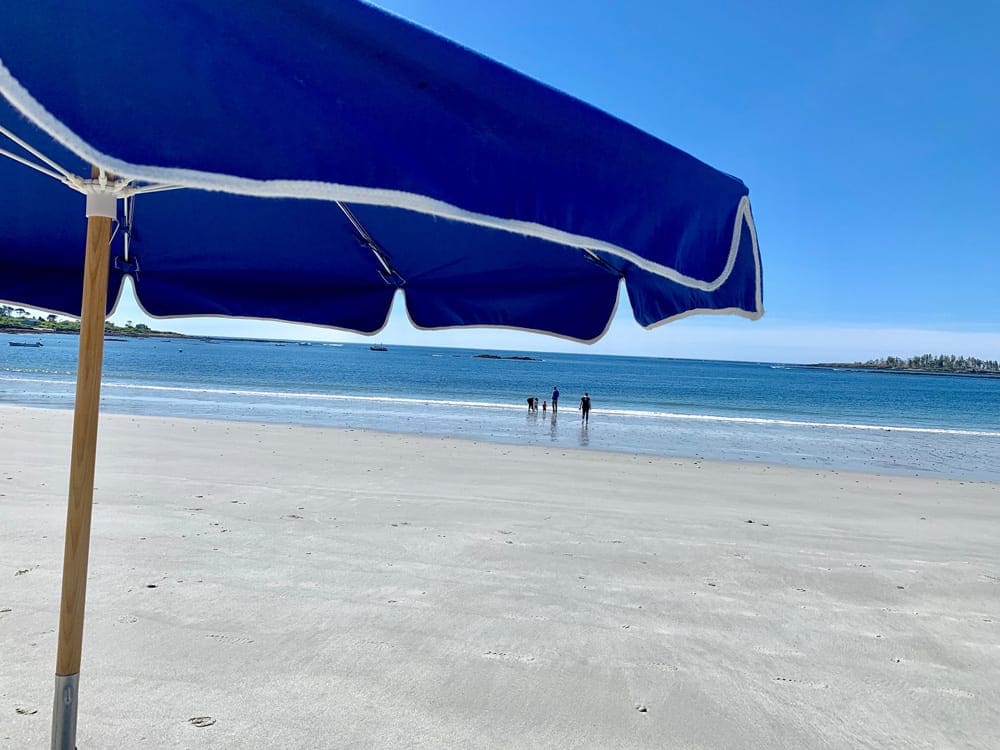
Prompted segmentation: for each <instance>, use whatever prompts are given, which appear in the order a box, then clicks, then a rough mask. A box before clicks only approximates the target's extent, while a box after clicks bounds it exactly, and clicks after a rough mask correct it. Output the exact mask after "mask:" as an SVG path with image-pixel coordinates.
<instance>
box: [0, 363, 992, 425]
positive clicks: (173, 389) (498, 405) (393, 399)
mask: <svg viewBox="0 0 1000 750" xmlns="http://www.w3.org/2000/svg"><path fill="white" fill-rule="evenodd" d="M2 381H8V382H24V383H47V384H55V385H66V386H75V383H74V381H72V380H53V379H47V378H46V379H42V378H12V377H0V382H2ZM102 387H103V388H106V389H116V390H132V391H153V392H162V393H183V394H192V395H205V396H211V395H216V396H234V397H238V398H239V397H242V398H247V397H252V398H262V399H289V400H291V399H294V400H299V401H301V400H309V401H328V402H349V401H353V402H364V403H372V404H390V405H391V404H400V405H417V406H435V407H462V408H470V409H501V410H505V411H524V410H525V406H524V405H522V404H511V403H509V402H494V401H463V400H457V399H435V398H414V397H405V396H366V395H360V394H342V393H309V392H301V391H264V390H247V389H238V388H198V387H185V386H168V385H142V384H137V383H114V382H105V383H104V384H103V386H102ZM564 411H566V410H565V409H564ZM574 411H575V410H570V411H569V413H570V414H573V413H574ZM595 413H597V412H595ZM599 413H600V414H602V415H605V416H616V417H624V418H626V419H659V420H675V421H684V422H709V423H718V424H747V425H760V426H773V427H800V428H814V429H816V428H818V429H837V430H862V431H870V432H902V433H913V434H925V435H963V436H968V437H985V438H1000V432H994V431H989V430H962V429H953V428H945V427H909V426H901V425H889V424H859V423H851V422H817V421H805V420H797V419H777V418H772V417H738V416H724V415H717V414H685V413H683V412H669V411H645V410H640V409H600V410H599Z"/></svg>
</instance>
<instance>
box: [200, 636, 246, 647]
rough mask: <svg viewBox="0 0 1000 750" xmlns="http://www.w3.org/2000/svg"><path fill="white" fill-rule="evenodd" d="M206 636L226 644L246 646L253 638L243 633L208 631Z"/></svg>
mask: <svg viewBox="0 0 1000 750" xmlns="http://www.w3.org/2000/svg"><path fill="white" fill-rule="evenodd" d="M205 637H206V638H211V639H213V640H215V641H217V642H218V643H225V644H226V645H227V646H246V645H247V644H249V643H253V638H249V637H247V636H245V635H223V634H221V633H209V634H208V635H207V636H205Z"/></svg>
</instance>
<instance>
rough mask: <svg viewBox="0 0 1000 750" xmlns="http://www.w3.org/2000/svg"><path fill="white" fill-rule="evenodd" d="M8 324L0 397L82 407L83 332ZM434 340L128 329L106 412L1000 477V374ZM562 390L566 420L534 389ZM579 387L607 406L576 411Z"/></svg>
mask: <svg viewBox="0 0 1000 750" xmlns="http://www.w3.org/2000/svg"><path fill="white" fill-rule="evenodd" d="M9 340H17V341H29V340H33V339H31V338H30V337H26V336H18V337H15V336H10V335H0V403H10V404H20V405H30V406H44V407H54V408H67V409H68V408H71V407H72V399H73V388H74V385H73V378H74V376H75V369H76V350H77V346H78V339H77V338H76V337H75V336H62V335H48V336H42V337H38V340H41V341H43V343H44V346H43V347H41V348H37V349H35V348H22V347H10V346H8V345H7V342H8V341H9ZM482 353H489V354H499V355H502V356H503V357H509V356H511V355H516V354H520V353H517V352H495V351H478V350H458V349H435V348H426V347H390V348H389V351H387V352H372V351H370V350H369V348H368V346H367V345H352V344H345V345H342V346H340V345H330V344H318V343H313V344H311V345H299V344H296V343H295V342H289V343H275V342H253V341H233V340H212V341H203V340H196V339H159V338H156V339H129V340H126V341H108V342H107V343H106V345H105V366H104V389H103V396H102V407H103V409H104V410H105V411H111V412H121V413H128V414H151V415H173V416H185V417H208V418H216V419H227V420H253V421H276V422H288V423H295V424H308V425H323V426H340V427H362V428H372V429H381V430H390V431H401V432H413V433H424V434H438V435H458V436H464V437H470V438H474V439H483V440H491V441H497V442H510V443H528V444H548V445H558V446H565V447H583V448H596V449H601V450H616V451H630V452H631V451H636V452H646V453H655V454H659V455H677V456H687V457H705V458H716V459H724V460H753V461H768V462H778V463H784V464H790V465H797V466H813V467H823V468H846V469H865V470H869V471H880V472H896V473H911V474H912V473H918V474H929V475H940V476H949V477H965V478H981V479H1000V380H996V379H986V378H970V377H946V376H933V375H895V374H888V373H873V372H850V371H834V370H825V369H813V368H802V367H795V366H782V365H773V364H767V363H762V364H751V363H734V362H714V361H696V360H666V359H652V358H640V357H611V356H598V355H589V354H585V353H580V354H537V353H533V354H530V355H526V356H531V357H534V358H536V360H535V361H521V360H511V359H506V358H505V359H500V360H496V359H482V358H477V357H475V356H474V355H476V354H482ZM554 385H558V386H559V389H560V391H561V394H562V398H561V401H560V404H561V409H560V411H559V413H558V414H557V415H555V416H554V417H553V415H552V412H551V410H550V411H548V412H546V413H541V412H539V413H538V414H530V413H528V411H527V403H526V399H527V397H528V396H537V397H538V398H539V399H541V400H545V401H549V400H550V397H551V391H552V387H553V386H554ZM584 391H587V392H589V393H590V395H591V398H592V401H593V404H594V411H593V414H592V417H591V421H590V425H589V427H587V428H586V429H585V428H584V427H583V426H582V425H581V423H580V419H579V414H578V412H577V411H576V406H577V405H578V403H579V399H580V396H581V395H582V394H583V392H584Z"/></svg>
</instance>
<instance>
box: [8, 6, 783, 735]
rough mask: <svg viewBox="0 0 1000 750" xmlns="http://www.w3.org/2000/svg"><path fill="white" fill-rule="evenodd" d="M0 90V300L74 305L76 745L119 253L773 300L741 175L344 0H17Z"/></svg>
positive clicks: (437, 302)
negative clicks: (107, 346) (100, 420)
mask: <svg viewBox="0 0 1000 750" xmlns="http://www.w3.org/2000/svg"><path fill="white" fill-rule="evenodd" d="M0 95H2V96H0V185H3V188H4V189H3V194H2V196H3V197H2V200H0V299H3V300H6V301H10V302H13V303H15V304H20V305H27V306H31V307H39V308H43V309H47V310H51V311H54V312H61V313H67V314H72V315H80V316H81V320H82V323H81V337H80V363H79V368H78V375H77V397H76V405H75V416H74V433H73V446H72V452H73V455H72V459H71V471H70V488H69V510H68V514H67V537H66V547H65V560H64V573H63V594H62V610H61V617H60V628H59V653H58V655H57V659H56V692H55V702H54V711H53V747H59V748H72V747H74V743H75V734H76V706H77V689H78V677H79V667H80V651H81V644H82V633H83V609H84V600H85V593H86V573H87V562H88V554H89V534H90V514H91V506H92V497H93V474H94V456H95V451H96V432H97V413H98V403H99V393H100V375H101V356H102V346H103V326H104V319H105V317H106V314H107V312H108V311H109V310H110V309H111V308H112V307H113V306H114V304H115V301H116V299H117V297H118V294H119V293H120V290H121V286H122V283H123V281H124V279H125V278H126V277H129V278H131V279H132V281H133V283H134V285H135V288H136V293H137V297H138V300H139V302H140V304H141V305H142V306H143V307H144V308H145V309H146V310H147V311H148V312H150V313H152V314H153V315H159V316H171V315H230V316H248V317H255V318H274V319H281V320H288V321H297V322H304V323H315V324H321V325H326V326H332V327H337V328H343V329H348V330H354V331H360V332H364V333H374V332H376V331H378V330H380V329H381V328H382V327H383V326H384V325H385V323H386V320H387V317H388V315H389V311H390V308H391V305H392V303H393V300H394V298H395V297H396V294H397V292H402V294H403V295H404V296H405V304H406V309H407V312H408V314H409V316H410V319H411V320H412V321H413V323H414V324H415V325H417V326H418V327H422V328H447V327H452V326H462V325H476V326H506V327H514V328H522V329H527V330H536V331H543V332H547V333H552V334H556V335H560V336H565V337H568V338H572V339H577V340H580V341H593V340H595V339H597V338H599V337H600V336H601V335H602V333H603V332H604V331H605V330H606V329H607V326H608V325H609V323H610V321H611V318H612V316H613V314H614V310H615V305H616V304H617V300H618V298H619V289H620V286H621V284H622V283H624V284H625V285H626V287H627V289H628V298H629V301H630V303H631V306H632V311H633V314H634V316H635V318H636V320H638V321H639V322H640V323H641V324H643V325H645V326H653V325H656V324H659V323H662V322H665V321H668V320H670V319H672V318H676V317H679V316H681V315H686V314H689V313H692V312H732V313H737V314H740V315H744V316H746V317H750V318H756V317H759V316H760V315H761V314H762V312H763V310H762V296H761V267H760V258H759V253H758V250H757V240H756V235H755V230H754V226H753V220H752V217H751V213H750V204H749V201H748V199H747V193H748V191H747V188H746V186H745V185H744V184H743V183H742V182H740V181H739V180H738V179H736V178H734V177H732V176H730V175H727V174H724V173H722V172H719V171H717V170H715V169H713V168H711V167H709V166H707V165H705V164H704V163H702V162H700V161H698V160H697V159H695V158H694V157H692V156H689V155H688V154H685V153H683V152H682V151H679V150H677V149H676V148H674V147H672V146H669V145H667V144H666V143H663V142H662V141H659V140H657V139H655V138H653V137H651V136H649V135H647V134H645V133H642V132H641V131H639V130H636V129H635V128H633V127H631V126H629V125H627V124H625V123H623V122H621V121H619V120H616V119H615V118H613V117H611V116H609V115H607V114H605V113H603V112H600V111H598V110H596V109H594V108H592V107H590V106H588V105H586V104H584V103H582V102H580V101H577V100H575V99H573V98H571V97H569V96H566V95H564V94H561V93H559V92H557V91H554V90H552V89H550V88H548V87H546V86H544V85H542V84H539V83H537V82H535V81H532V80H530V79H528V78H526V77H525V76H523V75H520V74H518V73H516V72H514V71H512V70H510V69H508V68H506V67H504V66H502V65H499V64H497V63H495V62H493V61H491V60H488V59H486V58H483V57H481V56H479V55H477V54H475V53H473V52H471V51H469V50H466V49H464V48H462V47H460V46H458V45H456V44H454V43H452V42H449V41H447V40H445V39H441V38H440V37H437V36H435V35H433V34H431V33H429V32H427V31H425V30H423V29H420V28H418V27H416V26H413V25H411V24H409V23H407V22H405V21H402V20H400V19H398V18H396V17H394V16H391V15H389V14H387V13H385V12H383V11H381V10H378V9H376V8H373V7H371V6H368V5H364V4H361V3H358V2H355V1H354V0H296V1H295V2H292V1H290V0H287V1H285V2H280V3H276V2H273V1H270V2H265V1H264V0H256V1H253V0H251V1H250V2H222V1H220V2H213V3H205V2H201V0H170V2H166V1H163V2H155V1H154V2H147V3H124V4H123V3H116V4H110V3H103V4H102V3H97V4H94V3H84V2H74V1H73V0H70V2H67V1H66V0H35V2H32V3H22V4H15V5H14V6H12V7H9V8H5V10H4V13H3V23H2V24H0ZM91 165H93V166H91ZM81 193H82V194H84V195H86V197H87V198H86V215H87V217H88V220H87V222H86V223H85V222H83V221H82V220H81V219H82V217H81V209H82V208H83V205H82V201H81V199H80V196H79V194H81ZM84 246H86V252H85V253H84V252H82V248H84Z"/></svg>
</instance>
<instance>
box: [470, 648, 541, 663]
mask: <svg viewBox="0 0 1000 750" xmlns="http://www.w3.org/2000/svg"><path fill="white" fill-rule="evenodd" d="M483 657H484V658H486V659H500V660H502V661H519V662H521V663H522V664H530V663H531V662H533V661H534V660H535V657H534V656H517V655H515V654H508V653H505V652H503V651H487V652H486V653H484V654H483Z"/></svg>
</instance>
